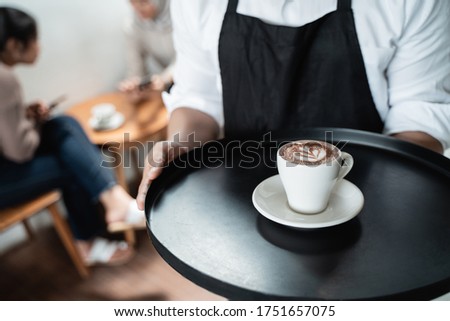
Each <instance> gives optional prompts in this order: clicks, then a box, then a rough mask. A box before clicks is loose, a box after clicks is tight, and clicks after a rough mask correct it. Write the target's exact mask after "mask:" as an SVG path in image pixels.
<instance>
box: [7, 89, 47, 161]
mask: <svg viewBox="0 0 450 321" xmlns="http://www.w3.org/2000/svg"><path fill="white" fill-rule="evenodd" d="M8 89H9V90H8ZM0 97H1V98H0V99H1V102H0V103H1V104H2V106H1V107H0V139H1V144H2V153H3V156H4V157H6V158H8V159H9V160H12V161H14V162H17V163H22V162H25V161H28V160H30V159H31V158H32V157H33V155H34V152H35V150H36V148H37V147H38V145H39V142H40V135H39V133H38V131H37V129H36V126H35V120H34V119H27V118H26V116H25V113H26V108H25V107H23V106H22V100H21V97H20V93H19V92H18V91H17V90H15V89H14V88H12V87H10V86H3V87H2V89H1V90H0Z"/></svg>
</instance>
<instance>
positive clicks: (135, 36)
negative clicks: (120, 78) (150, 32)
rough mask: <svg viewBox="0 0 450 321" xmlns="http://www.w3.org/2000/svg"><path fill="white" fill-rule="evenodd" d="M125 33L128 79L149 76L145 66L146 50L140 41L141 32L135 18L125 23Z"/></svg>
mask: <svg viewBox="0 0 450 321" xmlns="http://www.w3.org/2000/svg"><path fill="white" fill-rule="evenodd" d="M124 33H125V43H126V48H125V59H126V65H127V77H142V76H145V75H147V74H148V70H147V66H146V64H145V53H144V49H143V46H142V44H141V41H140V31H139V30H137V27H136V25H135V22H134V20H133V18H129V19H127V20H126V21H125V24H124Z"/></svg>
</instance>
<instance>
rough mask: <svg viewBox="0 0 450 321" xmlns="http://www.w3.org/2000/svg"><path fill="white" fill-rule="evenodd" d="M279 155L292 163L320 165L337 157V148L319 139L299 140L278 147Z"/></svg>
mask: <svg viewBox="0 0 450 321" xmlns="http://www.w3.org/2000/svg"><path fill="white" fill-rule="evenodd" d="M279 153H280V156H281V157H282V158H283V159H284V160H286V161H288V162H290V163H294V164H302V165H320V164H324V163H328V162H330V161H332V160H333V159H337V158H338V157H339V150H338V149H337V148H336V147H334V146H333V145H331V144H327V143H325V142H320V141H311V140H299V141H296V142H292V143H288V144H286V145H284V146H283V147H281V148H280V151H279Z"/></svg>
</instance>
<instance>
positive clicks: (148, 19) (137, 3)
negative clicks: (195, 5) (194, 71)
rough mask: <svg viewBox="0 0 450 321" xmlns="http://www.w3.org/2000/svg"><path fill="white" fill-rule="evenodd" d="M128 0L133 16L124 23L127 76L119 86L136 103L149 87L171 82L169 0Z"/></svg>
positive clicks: (161, 87) (158, 87) (162, 86)
mask: <svg viewBox="0 0 450 321" xmlns="http://www.w3.org/2000/svg"><path fill="white" fill-rule="evenodd" d="M129 1H130V3H131V6H132V7H133V16H132V17H131V19H128V20H127V21H126V24H125V34H126V38H127V47H126V54H127V74H128V79H126V80H124V81H122V82H121V84H120V86H119V89H120V90H121V91H123V92H125V93H127V95H128V97H129V99H130V100H131V102H133V103H138V102H139V101H142V100H145V99H146V98H147V95H148V94H149V91H151V90H164V89H167V88H168V87H169V86H170V85H171V84H172V81H173V77H172V69H173V65H174V62H175V49H174V46H173V41H172V23H171V19H170V8H169V7H170V2H169V0H129ZM140 84H141V85H140ZM142 84H146V85H142Z"/></svg>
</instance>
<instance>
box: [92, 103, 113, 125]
mask: <svg viewBox="0 0 450 321" xmlns="http://www.w3.org/2000/svg"><path fill="white" fill-rule="evenodd" d="M91 112H92V116H93V117H94V119H95V121H96V123H97V125H98V126H99V127H103V126H107V125H108V124H109V123H110V122H111V119H112V118H113V116H114V115H115V114H116V106H114V105H113V104H110V103H101V104H97V105H95V106H94V107H92V109H91Z"/></svg>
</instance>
